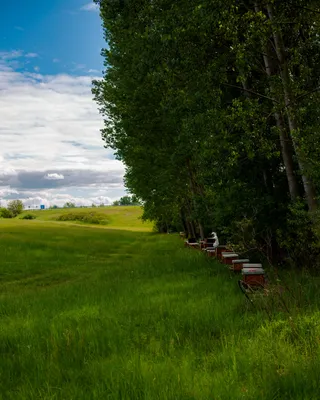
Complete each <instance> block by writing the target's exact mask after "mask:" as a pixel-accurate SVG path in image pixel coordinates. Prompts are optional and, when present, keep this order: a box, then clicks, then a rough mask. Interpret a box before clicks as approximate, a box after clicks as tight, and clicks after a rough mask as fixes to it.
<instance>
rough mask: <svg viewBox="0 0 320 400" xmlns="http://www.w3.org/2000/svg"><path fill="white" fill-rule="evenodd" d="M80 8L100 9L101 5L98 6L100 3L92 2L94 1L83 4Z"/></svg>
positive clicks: (87, 9) (83, 9)
mask: <svg viewBox="0 0 320 400" xmlns="http://www.w3.org/2000/svg"><path fill="white" fill-rule="evenodd" d="M80 10H82V11H98V10H99V6H98V4H95V3H93V2H92V3H88V4H85V5H84V6H82V7H81V8H80Z"/></svg>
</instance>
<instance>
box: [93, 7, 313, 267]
mask: <svg viewBox="0 0 320 400" xmlns="http://www.w3.org/2000/svg"><path fill="white" fill-rule="evenodd" d="M95 1H96V3H98V4H99V6H100V13H101V17H102V20H103V26H104V34H105V39H106V41H107V43H108V48H107V49H105V50H103V56H104V58H105V67H106V71H105V74H104V78H103V80H101V81H94V82H93V85H94V87H93V94H94V97H95V101H96V102H97V103H98V105H99V107H100V111H101V113H102V114H103V115H104V117H105V127H104V129H103V132H102V135H103V140H104V141H105V143H106V146H108V147H110V148H112V149H114V150H115V152H116V155H117V157H118V158H119V159H120V160H122V161H123V162H124V163H125V165H126V175H125V182H126V186H127V188H128V189H129V190H130V192H131V193H135V194H136V195H137V196H138V197H139V198H141V199H142V200H143V202H144V205H145V207H144V217H145V218H148V219H152V220H154V221H156V223H157V225H158V227H159V229H160V230H163V229H164V227H169V226H176V227H177V228H178V229H182V228H183V229H185V230H186V231H187V232H188V234H189V235H190V236H196V235H197V234H200V235H201V236H204V235H205V234H206V233H207V232H208V231H209V230H211V229H214V230H216V231H217V232H219V234H220V237H221V240H230V241H231V242H232V243H234V244H235V245H237V246H238V247H239V248H240V249H242V250H243V251H245V250H250V249H254V250H258V251H260V252H263V254H264V255H265V256H266V257H267V258H268V259H269V260H270V261H273V262H275V261H279V260H280V259H281V260H282V259H284V258H290V259H291V260H293V259H294V260H295V261H298V262H300V263H301V262H303V263H306V260H307V256H308V257H309V256H310V257H309V258H308V259H309V262H310V263H314V257H316V256H317V253H318V246H317V243H318V239H317V234H318V232H317V226H318V223H317V214H318V212H317V208H318V204H317V197H318V194H319V189H320V168H319V167H320V165H319V164H320V154H319V153H320V129H319V122H320V121H319V110H320V108H319V105H320V96H319V84H320V82H319V76H320V41H319V37H320V36H319V34H320V9H319V6H318V1H317V0H288V1H281V0H266V1H265V0H263V1H262V0H251V1H250V0H249V1H248V0H223V1H221V0H177V1H174V2H172V1H168V0H152V1H151V0H114V1H112V2H111V1H108V0H95Z"/></svg>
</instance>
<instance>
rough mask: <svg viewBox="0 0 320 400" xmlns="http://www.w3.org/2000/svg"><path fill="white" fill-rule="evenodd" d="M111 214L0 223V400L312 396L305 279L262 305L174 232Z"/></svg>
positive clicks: (315, 335)
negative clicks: (83, 219)
mask: <svg viewBox="0 0 320 400" xmlns="http://www.w3.org/2000/svg"><path fill="white" fill-rule="evenodd" d="M50 212H51V211H50ZM122 212H123V211H122ZM39 213H40V211H39ZM48 213H49V212H48ZM42 215H48V214H42ZM127 217H129V216H127ZM121 218H122V219H121V221H122V222H121V223H120V222H119V221H117V218H116V217H114V222H113V225H114V226H116V225H118V226H119V224H120V225H121V224H122V227H123V229H110V227H107V228H101V227H94V226H90V227H87V226H84V225H78V226H76V225H73V224H69V223H63V222H61V223H56V222H54V221H53V222H52V221H48V220H46V221H45V220H43V221H42V222H41V221H37V220H34V221H23V220H16V219H15V220H0V257H1V258H0V300H1V301H0V353H1V362H0V399H1V400H2V399H3V400H11V399H12V400H22V399H24V400H33V399H46V400H49V399H50V400H51V399H52V400H53V399H61V400H62V399H68V400H71V399H77V400H78V399H79V400H80V399H81V400H82V399H83V400H90V399H114V400H116V399H117V400H118V399H128V400H129V399H132V400H139V399H143V400H153V399H158V400H162V399H163V400H177V399H183V400H198V399H199V400H207V399H212V400H218V399H219V400H220V399H221V400H227V399H233V400H234V399H251V400H257V399H259V400H260V399H261V400H264V399H265V400H271V399H285V400H289V399H301V400H302V399H303V400H307V399H308V400H313V399H319V398H320V387H319V370H320V351H319V350H320V326H319V316H320V314H319V311H318V307H319V295H318V293H319V291H318V290H316V288H318V286H319V285H318V281H317V279H315V278H312V279H311V278H310V276H308V275H301V276H300V278H299V280H297V281H296V282H295V281H294V279H293V278H290V279H291V281H290V282H289V283H290V284H291V285H292V286H294V285H296V286H295V291H293V292H289V293H288V296H289V297H288V299H289V300H288V299H287V300H288V301H287V304H286V307H281V306H280V305H277V304H276V302H271V303H270V302H269V303H268V307H269V308H268V310H267V311H268V312H267V311H266V309H264V308H263V307H253V306H251V305H250V304H248V302H247V301H246V299H245V298H244V296H243V295H242V294H241V292H240V290H239V289H238V287H237V277H234V276H231V275H230V274H229V272H228V271H227V270H226V269H225V267H223V266H222V265H220V264H219V263H218V262H217V261H215V260H211V259H207V258H205V257H204V255H203V254H201V253H200V252H197V251H195V250H191V249H186V248H184V246H183V242H182V241H181V240H180V239H179V238H178V236H177V235H171V234H170V235H159V234H155V233H152V232H151V229H150V227H149V231H148V230H147V228H146V226H145V225H143V224H142V223H141V221H140V220H138V219H136V222H135V223H133V222H132V221H131V222H129V221H127V222H125V220H126V216H122V217H121ZM129 219H130V218H129ZM130 224H132V225H133V226H131V230H130V229H129V228H128V226H129V225H130ZM289 276H291V275H290V274H289V273H288V279H289ZM315 285H318V286H315ZM299 288H300V289H299ZM290 296H292V299H291V300H290ZM257 304H258V303H257ZM287 308H288V309H287Z"/></svg>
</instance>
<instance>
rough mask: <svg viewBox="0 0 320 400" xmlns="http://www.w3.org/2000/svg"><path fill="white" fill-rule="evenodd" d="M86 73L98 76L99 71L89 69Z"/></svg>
mask: <svg viewBox="0 0 320 400" xmlns="http://www.w3.org/2000/svg"><path fill="white" fill-rule="evenodd" d="M88 73H89V74H98V73H99V71H98V70H97V69H89V70H88Z"/></svg>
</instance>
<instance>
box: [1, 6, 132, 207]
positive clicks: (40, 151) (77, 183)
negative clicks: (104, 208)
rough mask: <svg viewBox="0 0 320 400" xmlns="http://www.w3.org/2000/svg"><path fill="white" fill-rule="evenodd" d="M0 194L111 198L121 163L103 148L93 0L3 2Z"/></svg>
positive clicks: (31, 200) (99, 39) (36, 198)
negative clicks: (95, 93) (94, 86)
mask: <svg viewBox="0 0 320 400" xmlns="http://www.w3.org/2000/svg"><path fill="white" fill-rule="evenodd" d="M1 17H2V18H1V24H0V120H1V125H0V143H1V145H0V201H1V204H2V205H3V204H6V202H7V201H8V200H10V199H15V198H21V199H22V200H23V201H24V202H25V205H26V206H27V207H28V206H30V205H33V206H34V205H38V206H39V205H40V204H45V205H47V206H49V205H53V204H57V205H63V204H64V202H66V201H70V200H72V201H75V202H76V203H77V204H79V205H81V204H83V205H88V204H91V203H92V202H94V203H105V204H106V203H109V202H111V201H113V200H114V199H117V198H119V197H120V196H122V195H123V194H125V190H124V187H123V173H124V166H123V165H122V163H121V162H119V161H117V160H115V159H114V156H113V154H112V152H111V151H110V150H107V149H104V147H103V142H102V140H101V135H100V129H101V128H102V126H103V121H102V117H101V116H100V115H99V112H98V109H97V105H96V104H95V103H94V102H93V101H92V94H91V81H92V79H93V78H94V79H99V78H101V76H102V70H103V59H102V57H101V55H100V52H101V49H102V48H103V47H105V45H106V44H105V42H104V40H103V32H102V28H101V21H100V17H99V10H98V8H97V7H96V6H95V5H94V3H93V2H88V0H84V1H82V0H16V1H14V2H13V1H6V2H4V4H1Z"/></svg>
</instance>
